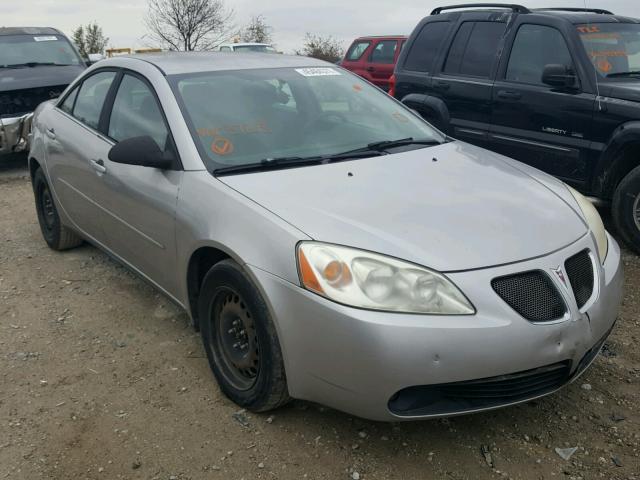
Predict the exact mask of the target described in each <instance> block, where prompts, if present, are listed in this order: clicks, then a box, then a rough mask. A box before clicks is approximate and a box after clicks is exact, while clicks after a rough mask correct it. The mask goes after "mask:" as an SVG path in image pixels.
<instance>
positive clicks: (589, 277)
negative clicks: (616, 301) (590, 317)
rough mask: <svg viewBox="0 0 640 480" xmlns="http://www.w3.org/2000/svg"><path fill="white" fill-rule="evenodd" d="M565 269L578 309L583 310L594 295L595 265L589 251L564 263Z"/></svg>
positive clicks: (584, 251)
mask: <svg viewBox="0 0 640 480" xmlns="http://www.w3.org/2000/svg"><path fill="white" fill-rule="evenodd" d="M564 269H565V270H566V271H567V276H568V277H569V281H570V282H571V288H573V295H574V296H575V298H576V303H577V304H578V308H582V307H584V305H585V304H586V303H587V302H588V301H589V299H590V298H591V294H592V293H593V284H594V276H593V263H592V262H591V257H590V256H589V251H588V250H583V251H582V252H580V253H578V254H576V255H574V256H573V257H571V258H569V259H568V260H567V261H566V262H565V263H564Z"/></svg>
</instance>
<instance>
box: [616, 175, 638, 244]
mask: <svg viewBox="0 0 640 480" xmlns="http://www.w3.org/2000/svg"><path fill="white" fill-rule="evenodd" d="M612 216H613V221H614V223H615V226H616V228H617V230H618V232H619V233H620V235H621V236H622V238H623V239H624V240H625V242H626V243H627V244H628V245H629V246H630V247H631V248H632V249H633V250H635V251H636V252H637V253H640V167H636V168H635V169H633V170H631V172H630V173H628V174H627V176H626V177H624V178H623V179H622V181H621V182H620V184H619V185H618V188H617V189H616V191H615V193H614V195H613V204H612Z"/></svg>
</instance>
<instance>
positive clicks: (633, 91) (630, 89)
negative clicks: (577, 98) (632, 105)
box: [600, 78, 640, 102]
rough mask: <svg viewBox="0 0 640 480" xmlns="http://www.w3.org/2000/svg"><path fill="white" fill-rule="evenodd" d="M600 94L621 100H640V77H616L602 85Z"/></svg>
mask: <svg viewBox="0 0 640 480" xmlns="http://www.w3.org/2000/svg"><path fill="white" fill-rule="evenodd" d="M600 94H601V95H603V96H607V97H611V98H617V99H620V100H628V101H630V102H640V79H638V78H616V79H615V80H608V81H607V83H606V84H605V85H604V86H603V85H601V91H600Z"/></svg>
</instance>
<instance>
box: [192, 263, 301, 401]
mask: <svg viewBox="0 0 640 480" xmlns="http://www.w3.org/2000/svg"><path fill="white" fill-rule="evenodd" d="M198 313H199V318H200V331H201V333H202V339H203V342H204V348H205V350H206V353H207V358H208V359H209V365H210V366H211V369H212V370H213V373H214V375H215V377H216V379H217V380H218V383H219V385H220V388H221V390H222V391H223V393H224V394H225V395H227V397H229V398H230V399H231V400H233V401H234V402H235V403H237V404H238V405H240V406H242V407H244V408H247V409H249V410H251V411H254V412H263V411H267V410H272V409H274V408H278V407H279V406H281V405H284V404H285V403H286V402H288V401H289V394H288V389H287V380H286V377H285V371H284V362H283V360H282V352H281V350H280V344H279V342H278V335H277V333H276V330H275V326H274V324H273V321H272V320H271V317H270V315H269V311H268V309H267V306H266V304H265V302H264V300H263V299H262V296H261V295H260V292H259V291H258V290H257V288H256V287H255V286H254V285H253V283H252V282H251V281H250V280H249V279H248V278H247V276H246V274H245V273H244V272H243V271H242V269H241V268H240V266H239V265H238V264H237V263H235V262H234V261H232V260H224V261H222V262H220V263H217V264H216V265H214V266H213V267H212V268H211V270H209V272H208V273H207V275H206V276H205V279H204V281H203V285H202V289H201V293H200V297H199V300H198Z"/></svg>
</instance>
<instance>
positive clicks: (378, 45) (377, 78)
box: [365, 39, 399, 92]
mask: <svg viewBox="0 0 640 480" xmlns="http://www.w3.org/2000/svg"><path fill="white" fill-rule="evenodd" d="M398 47H399V41H398V40H397V39H379V40H376V42H375V43H374V45H373V46H372V48H370V49H369V52H370V53H369V56H368V58H367V63H366V65H365V70H366V71H367V72H368V73H369V81H371V83H373V84H374V85H375V86H377V87H380V88H381V89H383V90H384V91H385V92H386V91H388V90H389V79H390V78H391V75H393V67H394V66H395V62H396V55H397V53H398V51H399V48H398Z"/></svg>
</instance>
